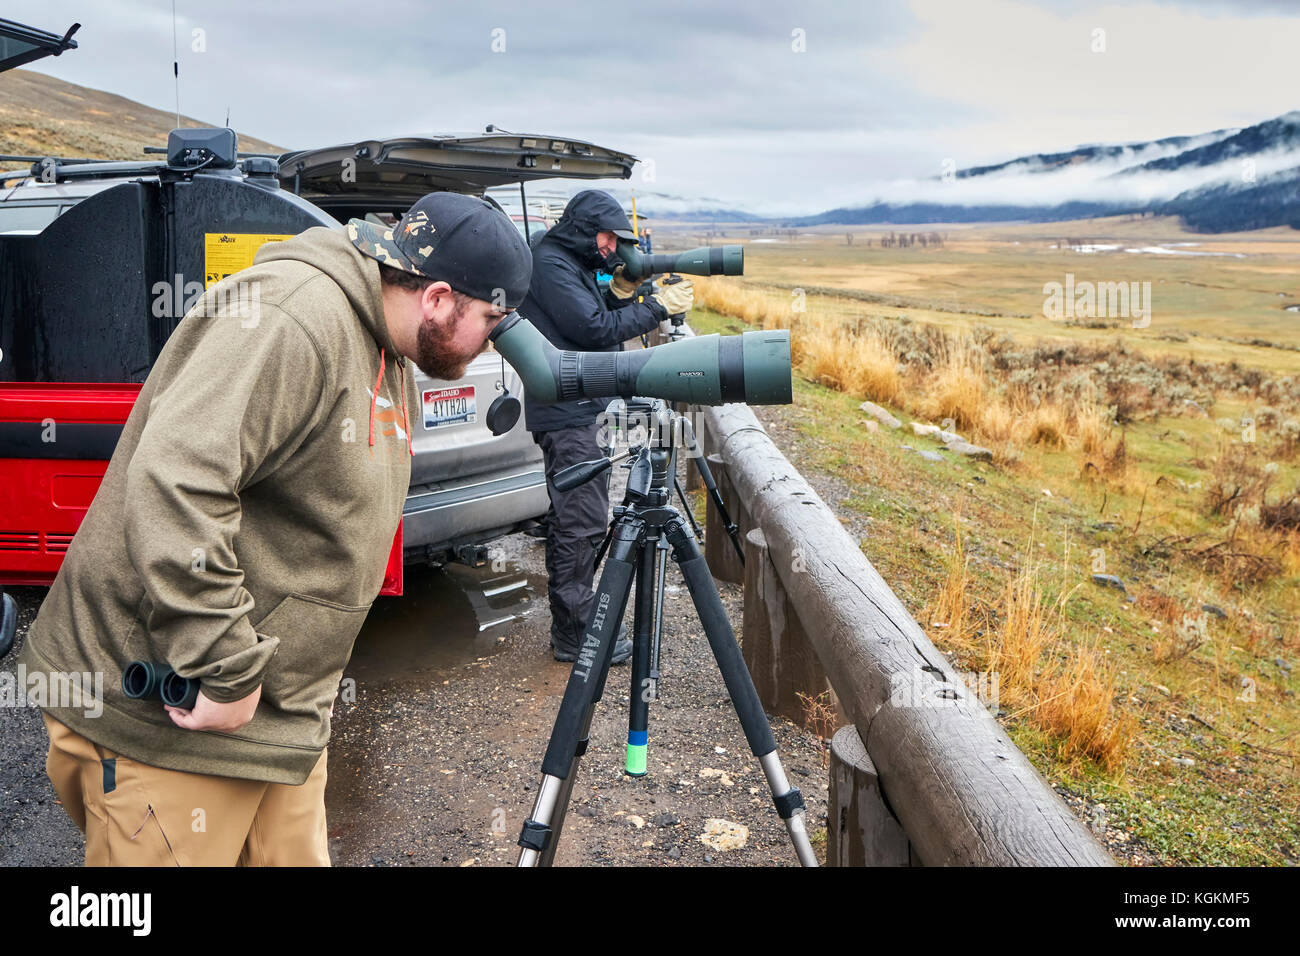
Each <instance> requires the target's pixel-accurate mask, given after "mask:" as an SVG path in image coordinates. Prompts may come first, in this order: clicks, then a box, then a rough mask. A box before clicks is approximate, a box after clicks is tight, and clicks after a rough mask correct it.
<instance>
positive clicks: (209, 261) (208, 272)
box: [203, 232, 293, 289]
mask: <svg viewBox="0 0 1300 956" xmlns="http://www.w3.org/2000/svg"><path fill="white" fill-rule="evenodd" d="M292 238H293V236H292V235H287V236H282V235H269V234H265V233H252V232H209V233H205V234H204V236H203V272H204V282H203V288H205V289H208V288H211V287H212V286H214V285H216V284H217V283H218V282H220V281H221V280H222V279H224V278H225V277H226V276H228V275H234V274H235V273H236V272H238V271H239V270H240V269H247V268H248V267H249V266H251V265H252V264H253V256H255V255H257V250H258V249H261V248H262V246H264V245H265V244H266V243H268V242H283V241H284V240H285V239H292Z"/></svg>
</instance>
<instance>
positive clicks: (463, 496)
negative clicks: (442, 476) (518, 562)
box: [402, 462, 550, 555]
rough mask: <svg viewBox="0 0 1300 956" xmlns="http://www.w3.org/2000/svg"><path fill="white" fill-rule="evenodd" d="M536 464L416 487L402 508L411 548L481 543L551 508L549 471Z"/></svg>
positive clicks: (430, 551) (444, 548) (432, 550)
mask: <svg viewBox="0 0 1300 956" xmlns="http://www.w3.org/2000/svg"><path fill="white" fill-rule="evenodd" d="M540 464H541V463H540V462H538V463H537V464H536V465H534V466H530V467H526V468H520V469H513V470H511V471H509V472H506V473H504V474H500V473H498V474H494V475H492V476H491V477H485V476H478V477H476V478H472V479H468V480H464V481H455V482H452V481H447V482H437V483H435V484H429V485H422V486H419V487H413V488H411V490H410V493H409V494H408V495H407V498H406V505H405V506H404V507H403V508H402V527H403V533H404V535H405V546H406V551H407V553H408V554H410V553H411V552H412V551H413V550H417V549H418V550H423V551H424V553H425V554H426V555H432V554H434V553H436V552H439V551H448V550H451V549H452V548H454V547H455V546H457V545H460V544H475V543H482V542H483V541H484V540H486V539H488V538H491V537H495V536H496V535H499V534H503V533H505V532H507V531H510V530H511V529H513V528H515V527H517V526H518V525H520V524H523V523H524V522H526V521H532V520H534V519H536V518H540V517H542V516H543V515H544V514H546V511H547V509H548V508H549V507H550V496H549V495H548V494H547V491H546V474H545V472H544V471H543V470H542V468H541V467H540Z"/></svg>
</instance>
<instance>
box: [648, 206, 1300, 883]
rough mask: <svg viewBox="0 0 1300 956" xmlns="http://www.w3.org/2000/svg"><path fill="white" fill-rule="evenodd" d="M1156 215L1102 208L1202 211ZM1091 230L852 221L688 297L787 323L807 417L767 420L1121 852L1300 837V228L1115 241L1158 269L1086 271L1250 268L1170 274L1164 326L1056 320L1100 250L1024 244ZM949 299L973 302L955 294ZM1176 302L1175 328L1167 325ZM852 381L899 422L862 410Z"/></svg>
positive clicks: (1271, 852) (723, 310)
mask: <svg viewBox="0 0 1300 956" xmlns="http://www.w3.org/2000/svg"><path fill="white" fill-rule="evenodd" d="M1085 225H1086V228H1085ZM925 228H926V229H927V230H929V228H930V227H925ZM1168 228H1169V227H1168V225H1167V224H1165V225H1163V226H1161V225H1160V224H1158V223H1157V224H1153V223H1152V222H1151V221H1150V220H1147V221H1144V222H1129V223H1119V224H1117V225H1116V226H1115V227H1114V231H1117V232H1122V231H1123V229H1128V230H1129V231H1130V232H1131V233H1137V232H1139V231H1141V230H1146V234H1143V235H1136V234H1135V235H1133V236H1132V238H1133V239H1134V240H1135V241H1137V240H1141V241H1143V242H1144V243H1145V242H1154V241H1160V242H1172V241H1197V240H1202V239H1204V238H1205V237H1195V238H1189V237H1186V236H1182V237H1178V236H1177V234H1176V233H1175V234H1174V235H1173V236H1169V235H1165V234H1158V233H1159V230H1160V229H1165V230H1167V229H1168ZM1105 229H1106V223H1105V222H1100V223H1088V224H1073V225H1072V224H1066V226H1064V227H1061V226H1060V224H1058V225H1057V227H1056V228H1055V229H1053V228H1052V227H1045V226H1033V227H1023V228H1022V229H1019V230H1018V229H1017V227H1012V226H1004V227H993V226H988V227H984V229H983V230H968V231H967V232H968V233H969V235H967V233H966V232H964V233H963V238H962V240H961V241H962V242H963V243H970V247H969V248H968V249H966V250H964V251H963V252H962V255H968V256H970V257H979V258H980V260H981V262H982V263H983V266H982V267H980V268H976V267H975V265H973V264H971V263H959V262H958V261H957V259H956V258H954V256H955V252H956V251H955V250H954V249H953V248H952V247H953V246H954V245H956V244H957V243H956V241H955V240H954V239H949V240H948V242H947V243H945V246H944V247H943V248H931V249H927V250H925V251H922V250H920V249H917V248H907V249H887V250H882V249H879V248H872V249H865V248H860V247H861V245H862V243H863V240H862V238H861V236H860V235H859V236H855V244H854V245H853V246H848V245H847V243H846V242H845V239H844V236H843V234H842V233H841V234H838V235H820V236H814V237H808V236H806V235H804V236H801V237H799V238H798V239H797V240H794V241H792V242H790V243H788V244H787V245H788V248H785V249H783V250H778V249H777V248H776V244H775V243H773V244H771V245H766V244H765V245H764V247H760V248H761V249H762V251H760V252H758V253H755V252H753V251H752V250H753V249H754V246H753V245H749V246H747V249H746V254H747V256H748V261H747V264H746V265H747V268H746V276H745V277H744V278H743V279H734V278H727V279H723V278H713V279H697V280H695V281H696V290H697V305H699V306H702V307H703V308H704V309H705V310H707V311H704V312H700V313H697V314H696V315H695V316H693V324H695V325H696V327H697V328H698V329H700V330H702V331H723V330H729V329H730V330H735V329H739V328H742V327H744V326H746V325H747V326H756V327H766V328H788V329H790V330H791V338H792V353H793V357H794V361H795V364H796V367H797V369H798V376H797V379H798V380H797V383H796V404H795V406H793V407H792V408H790V409H787V410H784V411H783V412H782V415H783V420H784V421H786V422H788V423H789V425H790V426H791V428H792V429H793V431H792V432H791V434H790V436H789V438H788V440H787V436H785V434H784V433H782V435H781V436H780V437H779V439H778V440H780V441H781V442H782V444H783V445H785V446H787V447H790V448H791V450H792V453H793V454H794V455H795V456H796V460H797V463H798V464H799V465H800V467H802V468H808V469H811V470H813V471H819V472H821V473H823V474H824V475H826V476H827V477H828V479H829V480H831V481H833V482H835V483H836V487H840V486H841V485H842V486H843V488H844V492H843V494H842V497H841V500H839V501H832V502H831V504H832V505H833V506H834V507H836V508H837V510H839V511H840V512H841V514H842V515H846V517H847V518H848V519H849V520H860V521H862V522H865V523H866V526H867V528H868V529H869V532H868V533H867V534H866V535H865V537H864V540H863V549H864V551H865V553H866V554H867V556H868V557H869V558H870V560H871V561H872V562H873V563H874V564H875V565H876V567H877V568H878V569H880V570H881V573H882V574H883V575H884V576H885V578H886V580H888V581H890V582H891V583H892V584H893V585H894V586H895V589H896V590H897V591H898V593H899V595H900V597H902V598H903V600H904V603H905V604H907V605H908V607H909V608H910V609H911V610H912V612H913V614H914V615H915V616H916V618H917V620H918V622H919V623H921V625H922V626H923V627H924V628H925V629H926V630H927V632H928V633H929V634H930V635H931V637H932V638H933V639H934V640H935V643H936V644H937V645H938V646H939V647H940V648H942V649H944V650H945V651H946V652H947V653H949V654H950V655H952V657H953V660H954V661H956V662H958V663H959V664H960V665H961V666H963V667H964V668H968V669H970V670H972V671H978V672H984V673H991V674H996V675H997V689H998V701H997V707H998V708H999V711H998V712H999V718H1000V719H1001V720H1002V722H1003V723H1004V725H1005V726H1007V728H1008V730H1009V732H1010V733H1012V735H1013V738H1014V739H1015V740H1016V742H1017V743H1018V745H1019V746H1021V747H1022V749H1024V750H1025V751H1026V753H1028V754H1029V755H1030V757H1031V759H1032V760H1034V762H1035V764H1036V765H1037V766H1038V767H1039V769H1040V770H1042V771H1043V772H1044V773H1045V774H1047V775H1048V776H1049V778H1051V779H1052V780H1053V781H1054V782H1057V783H1058V784H1060V785H1061V786H1063V787H1065V788H1066V789H1068V790H1069V791H1070V792H1072V793H1075V794H1078V795H1080V796H1082V797H1084V798H1085V799H1086V800H1088V801H1089V802H1090V803H1094V804H1100V805H1104V806H1105V807H1106V811H1105V814H1106V819H1107V821H1108V825H1109V826H1111V827H1112V828H1115V832H1118V833H1119V834H1120V835H1121V839H1122V840H1124V841H1127V845H1128V846H1129V847H1131V848H1132V853H1131V854H1130V855H1126V858H1127V859H1132V860H1134V861H1151V860H1159V861H1162V862H1170V863H1229V864H1260V863H1265V864H1281V863H1286V862H1295V861H1296V860H1297V859H1298V858H1300V819H1298V814H1300V782H1298V775H1297V769H1296V758H1297V756H1300V747H1298V746H1297V737H1298V736H1300V714H1298V713H1297V708H1296V701H1295V693H1296V690H1297V689H1300V688H1298V687H1297V684H1300V681H1297V680H1296V679H1295V678H1294V677H1293V676H1292V674H1293V672H1294V671H1293V669H1294V668H1295V667H1296V666H1297V665H1298V664H1300V660H1298V659H1297V658H1300V425H1296V420H1297V419H1300V352H1297V351H1292V350H1291V349H1290V348H1287V347H1286V346H1295V345H1297V344H1300V335H1297V334H1296V329H1297V328H1300V315H1296V314H1294V313H1287V312H1285V311H1283V310H1281V309H1280V308H1278V306H1277V305H1276V302H1280V301H1291V300H1290V299H1289V296H1290V295H1291V289H1292V288H1293V286H1292V275H1293V274H1294V268H1295V266H1297V265H1300V242H1295V243H1293V242H1292V240H1290V239H1289V237H1288V235H1286V234H1279V235H1269V236H1263V237H1260V236H1247V237H1218V238H1216V239H1215V240H1214V244H1215V245H1216V246H1222V247H1223V248H1224V249H1225V250H1227V251H1234V252H1235V251H1241V250H1242V249H1250V248H1264V249H1267V250H1269V251H1268V252H1267V253H1265V254H1258V255H1257V254H1255V253H1253V252H1250V253H1247V254H1246V255H1247V257H1246V258H1244V259H1237V258H1228V257H1206V258H1203V259H1199V260H1197V261H1196V262H1195V263H1194V264H1190V265H1189V263H1187V262H1185V261H1176V262H1175V261H1170V260H1171V258H1172V257H1169V256H1165V255H1159V254H1155V255H1151V256H1143V255H1137V254H1130V255H1129V256H1128V258H1126V259H1120V260H1117V262H1118V263H1123V264H1125V265H1127V266H1132V268H1134V269H1136V270H1138V271H1139V272H1140V271H1141V270H1146V271H1147V272H1148V273H1149V274H1150V276H1151V278H1149V279H1146V280H1141V278H1140V275H1138V274H1136V273H1135V274H1133V275H1131V276H1130V275H1127V274H1123V273H1121V272H1120V271H1118V269H1116V271H1115V274H1114V275H1113V276H1107V275H1104V274H1102V273H1100V272H1094V273H1093V277H1094V278H1095V280H1096V281H1110V280H1111V279H1114V280H1115V281H1119V280H1126V281H1127V280H1128V279H1129V278H1133V279H1135V280H1140V281H1151V282H1152V283H1153V288H1154V287H1156V286H1157V285H1159V280H1160V279H1161V278H1164V279H1165V280H1166V281H1165V283H1164V284H1165V285H1169V284H1170V282H1171V281H1172V280H1174V279H1175V278H1176V277H1177V276H1179V275H1184V276H1191V275H1195V277H1196V281H1197V282H1200V283H1202V284H1203V285H1204V286H1215V287H1241V286H1244V285H1245V284H1247V283H1248V282H1253V283H1254V284H1255V285H1256V286H1258V288H1259V289H1260V290H1263V291H1262V292H1261V293H1260V295H1259V296H1257V297H1255V298H1254V299H1251V300H1249V301H1248V302H1245V303H1238V304H1237V306H1236V307H1235V308H1233V309H1230V310H1227V311H1225V312H1224V313H1223V314H1222V315H1220V316H1219V317H1218V318H1217V319H1213V318H1212V317H1211V316H1210V315H1208V313H1209V312H1211V311H1212V310H1213V309H1214V308H1216V307H1217V306H1216V305H1214V304H1213V303H1215V302H1219V301H1221V300H1220V299H1218V298H1217V297H1212V298H1211V299H1205V298H1202V297H1197V296H1195V295H1191V294H1190V293H1189V294H1188V295H1187V296H1186V297H1185V298H1181V299H1180V298H1178V297H1173V296H1171V297H1168V298H1167V299H1166V298H1162V297H1161V296H1159V295H1157V296H1155V297H1154V298H1153V304H1154V308H1153V322H1152V327H1151V328H1149V329H1132V328H1131V326H1130V327H1128V328H1124V327H1122V326H1120V327H1113V328H1100V329H1091V328H1082V327H1078V326H1061V325H1060V324H1059V323H1052V322H1049V321H1048V320H1046V319H1045V318H1044V317H1043V316H1042V314H1041V308H1042V295H1041V294H1040V290H1041V289H1042V285H1043V283H1045V282H1047V281H1050V280H1052V279H1056V280H1057V281H1060V276H1059V275H1057V274H1056V272H1055V271H1057V270H1059V271H1060V272H1063V271H1064V270H1065V269H1066V268H1071V269H1073V271H1075V274H1076V275H1078V276H1080V277H1084V269H1083V267H1082V266H1078V265H1072V264H1071V263H1078V262H1083V263H1085V264H1093V263H1097V262H1100V261H1102V259H1101V258H1099V254H1077V253H1076V254H1074V258H1073V259H1069V258H1068V254H1065V253H1062V254H1059V255H1058V254H1056V253H1055V252H1054V251H1052V250H1046V251H1044V250H1038V249H1034V250H1026V249H1025V248H1024V247H1025V245H1026V244H1032V243H1034V242H1038V243H1040V244H1042V243H1046V244H1050V239H1051V237H1053V236H1054V235H1056V234H1057V233H1058V232H1059V234H1060V235H1063V236H1068V237H1070V238H1072V239H1076V241H1081V238H1080V237H1082V238H1086V240H1087V241H1088V242H1090V243H1101V242H1102V240H1103V239H1104V238H1105V236H1106V233H1105ZM1089 230H1090V231H1089ZM918 231H919V230H918ZM1034 233H1041V235H1039V236H1035V235H1034ZM744 238H745V237H744V236H743V235H729V236H728V237H727V239H728V241H734V240H743V239H744ZM661 241H662V240H661ZM715 241H716V240H715ZM976 243H978V244H979V245H980V249H981V251H978V252H976V251H973V249H974V245H975V244H976ZM1017 243H1019V245H1017ZM682 244H684V243H682ZM1292 245H1293V246H1294V249H1295V251H1294V252H1292V253H1287V252H1285V251H1279V250H1285V249H1286V248H1288V247H1289V246H1292ZM890 256H892V257H894V258H895V259H896V260H897V270H896V272H894V274H890V271H891V270H890ZM1103 258H1104V257H1103ZM1148 259H1149V260H1151V261H1150V262H1148V261H1147V260H1148ZM805 260H806V261H805ZM931 261H933V263H934V265H935V266H936V268H935V269H934V271H933V274H932V275H931V273H930V271H929V265H930V262H931ZM955 266H960V268H959V269H956V268H954V267H955ZM859 267H860V268H861V275H860V278H859V279H858V280H856V284H855V280H854V270H855V269H856V268H859ZM1189 270H1190V271H1189ZM986 275H987V276H988V277H989V278H988V280H987V282H984V283H983V284H982V277H984V276H986ZM1017 276H1019V277H1021V279H1020V280H1017V279H1016V277H1017ZM1247 277H1252V278H1249V279H1248V278H1247ZM1016 281H1024V282H1025V283H1026V285H1027V286H1028V290H1029V291H1028V292H1026V291H1025V290H1024V289H1017V288H1015V282H1016ZM837 283H838V284H842V285H843V293H837V292H836V291H834V286H835V285H836V284H837ZM954 286H961V287H962V288H961V290H960V292H959V293H958V292H955V291H954V288H953V287H954ZM792 289H803V290H804V293H803V294H802V296H795V295H792V293H791V290H792ZM810 289H821V290H825V291H823V292H816V293H809V292H808V290H810ZM1279 292H1280V293H1282V295H1280V296H1279V295H1278V294H1277V293H1279ZM855 295H856V296H858V297H854V296H855ZM862 296H866V298H863V297H862ZM886 296H887V297H889V298H888V301H873V300H872V297H886ZM1035 299H1036V300H1037V302H1038V306H1037V309H1038V314H1037V316H1036V317H1035V314H1034V313H1033V312H1031V309H1032V308H1033V302H1034V300H1035ZM796 302H797V303H798V305H799V308H792V303H796ZM917 303H920V304H917ZM935 303H938V304H940V305H941V306H942V308H934V307H933V306H934V305H935ZM957 307H961V308H967V309H969V310H970V311H966V312H957V311H946V310H948V309H954V308H957ZM977 311H978V312H985V313H993V314H989V315H977V314H973V313H974V312H977ZM1013 311H1014V312H1018V313H1022V314H1024V315H1025V316H1027V317H1025V318H1018V317H1016V316H1013V315H1010V314H1009V313H1011V312H1013ZM1279 312H1280V313H1281V315H1280V316H1278V315H1275V314H1274V313H1279ZM1203 313H1205V314H1203ZM1288 317H1289V318H1288ZM1162 319H1163V321H1164V322H1165V323H1166V330H1167V329H1180V330H1182V332H1180V333H1178V335H1174V336H1173V337H1172V338H1171V337H1166V338H1161V337H1160V335H1161V334H1168V333H1167V332H1166V333H1161V331H1160V329H1159V323H1160V322H1161V321H1162ZM1288 323H1290V324H1288ZM1197 329H1199V330H1200V331H1193V330H1197ZM1153 332H1154V334H1153ZM1184 334H1185V340H1182V341H1180V340H1179V336H1182V335H1184ZM1212 336H1213V337H1212ZM1230 340H1231V341H1230ZM1252 340H1259V341H1262V342H1267V343H1270V344H1269V345H1249V344H1245V343H1247V342H1250V341H1252ZM1192 344H1199V345H1200V346H1202V347H1201V348H1197V349H1189V348H1188V346H1189V345H1192ZM1276 346H1281V347H1276ZM864 399H869V400H871V401H873V402H876V403H877V404H879V405H882V406H884V407H885V408H887V409H888V410H889V411H891V412H892V413H893V414H895V415H897V416H898V417H899V418H900V419H902V420H903V421H904V423H905V425H904V428H903V429H902V430H899V431H893V430H890V429H889V428H886V427H884V426H883V425H878V424H877V423H876V422H875V421H874V420H873V419H867V418H866V417H865V416H864V414H863V413H862V412H860V411H859V410H858V407H857V406H858V405H859V403H860V402H862V401H863V400H864ZM911 421H920V422H927V423H933V424H938V425H943V426H945V427H948V428H950V429H954V430H956V431H958V432H960V433H961V434H962V436H963V437H964V438H966V439H968V440H970V441H974V442H977V443H979V444H982V445H984V446H985V447H987V448H989V449H991V450H992V452H993V460H992V461H991V462H983V461H974V460H971V459H967V458H964V457H961V456H956V455H951V454H947V453H945V454H947V457H948V459H949V460H947V461H945V462H943V463H933V462H927V461H925V460H924V459H922V458H921V457H920V456H919V455H918V454H917V449H921V448H931V449H941V447H942V446H940V445H938V444H937V443H936V442H935V441H934V440H931V439H927V438H924V437H919V436H916V435H913V434H912V431H911V429H910V428H908V427H906V426H907V423H909V422H911ZM1094 574H1108V575H1115V576H1117V577H1118V578H1119V579H1120V580H1122V581H1123V583H1124V586H1125V590H1119V589H1117V588H1114V587H1107V586H1103V585H1101V584H1098V583H1094V580H1093V575H1094ZM1103 580H1104V579H1103Z"/></svg>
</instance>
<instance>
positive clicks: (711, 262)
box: [618, 239, 745, 279]
mask: <svg viewBox="0 0 1300 956" xmlns="http://www.w3.org/2000/svg"><path fill="white" fill-rule="evenodd" d="M618 257H619V258H620V259H622V260H623V272H624V274H626V275H627V276H628V278H631V279H645V278H648V277H649V276H652V275H658V274H659V273H662V272H685V273H687V274H688V275H693V276H739V275H744V274H745V247H744V246H736V245H732V246H700V247H699V248H698V249H688V250H686V251H685V252H665V253H655V254H654V255H646V254H645V253H644V252H642V251H641V250H640V249H638V248H637V247H636V243H635V242H632V241H631V240H630V239H620V240H619V243H618Z"/></svg>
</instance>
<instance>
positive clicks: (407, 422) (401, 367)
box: [370, 348, 415, 458]
mask: <svg viewBox="0 0 1300 956" xmlns="http://www.w3.org/2000/svg"><path fill="white" fill-rule="evenodd" d="M384 352H385V350H384V349H383V348H380V350H379V376H378V377H377V378H376V379H375V390H374V392H373V393H372V394H371V396H370V446H371V447H372V448H373V447H374V444H375V403H377V402H378V401H379V387H380V386H381V385H382V384H383V383H384ZM397 370H398V374H399V377H400V380H401V390H402V427H403V428H405V429H406V451H407V453H408V454H409V455H410V456H411V457H412V458H414V457H415V446H414V445H413V444H412V443H411V418H410V416H409V415H407V413H406V365H405V363H403V362H398V363H397Z"/></svg>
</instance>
